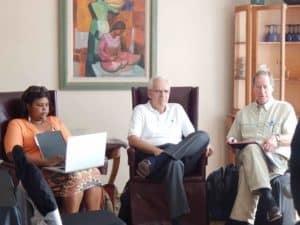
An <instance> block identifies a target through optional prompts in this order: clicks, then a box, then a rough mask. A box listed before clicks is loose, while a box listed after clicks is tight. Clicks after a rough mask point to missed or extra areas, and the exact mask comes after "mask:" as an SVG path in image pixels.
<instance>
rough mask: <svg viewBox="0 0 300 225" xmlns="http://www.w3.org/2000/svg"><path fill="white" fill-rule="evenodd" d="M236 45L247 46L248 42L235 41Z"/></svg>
mask: <svg viewBox="0 0 300 225" xmlns="http://www.w3.org/2000/svg"><path fill="white" fill-rule="evenodd" d="M234 44H235V45H245V44H247V42H246V41H235V42H234Z"/></svg>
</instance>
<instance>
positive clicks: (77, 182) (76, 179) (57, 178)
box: [43, 168, 101, 197]
mask: <svg viewBox="0 0 300 225" xmlns="http://www.w3.org/2000/svg"><path fill="white" fill-rule="evenodd" d="M43 174H44V176H45V178H46V180H47V182H48V184H49V186H50V188H51V189H52V191H53V193H54V195H55V196H56V197H66V196H69V195H72V194H74V193H77V192H82V191H84V190H87V189H89V188H91V187H93V186H101V181H100V178H101V174H100V171H99V170H98V169H97V168H92V169H87V170H82V171H78V172H73V173H68V174H63V173H57V172H52V171H46V170H43Z"/></svg>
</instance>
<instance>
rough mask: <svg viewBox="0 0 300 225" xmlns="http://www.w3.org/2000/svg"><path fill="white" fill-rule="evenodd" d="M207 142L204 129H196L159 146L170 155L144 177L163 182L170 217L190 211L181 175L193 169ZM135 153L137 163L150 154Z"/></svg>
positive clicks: (187, 173)
mask: <svg viewBox="0 0 300 225" xmlns="http://www.w3.org/2000/svg"><path fill="white" fill-rule="evenodd" d="M208 143H209V136H208V134H207V133H206V132H204V131H196V132H194V133H192V134H190V135H188V136H187V137H186V138H184V139H183V140H182V141H181V142H180V143H178V144H176V145H175V144H165V145H163V146H159V147H160V148H162V149H164V152H165V153H166V154H168V155H169V156H170V160H168V161H167V162H166V163H165V164H164V165H163V166H162V168H160V169H158V170H156V171H154V172H153V173H152V174H151V175H150V176H149V177H147V178H146V179H150V180H152V181H154V182H162V183H164V185H165V190H166V196H167V201H168V205H169V211H170V217H171V218H172V219H175V218H178V217H180V216H182V215H185V214H187V213H189V212H190V207H189V204H188V201H187V196H186V192H185V189H184V186H183V177H184V176H187V175H189V174H191V173H192V172H193V171H195V169H196V167H197V165H198V161H199V159H200V157H201V154H202V153H203V152H204V151H205V149H206V147H207V145H208ZM136 154H137V155H136V156H137V163H138V162H139V161H141V160H143V159H144V158H146V157H149V156H152V155H149V154H145V153H143V152H141V151H137V153H136Z"/></svg>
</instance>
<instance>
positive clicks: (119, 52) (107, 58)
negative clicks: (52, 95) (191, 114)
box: [59, 0, 157, 90]
mask: <svg viewBox="0 0 300 225" xmlns="http://www.w3.org/2000/svg"><path fill="white" fill-rule="evenodd" d="M59 4H60V42H59V44H60V75H59V76H60V88H61V89H69V90H96V89H129V88H130V87H132V86H142V85H145V84H146V83H147V82H148V81H149V79H150V78H151V76H152V75H153V74H156V19H157V0H60V1H59Z"/></svg>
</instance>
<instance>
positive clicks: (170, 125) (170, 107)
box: [128, 102, 195, 146]
mask: <svg viewBox="0 0 300 225" xmlns="http://www.w3.org/2000/svg"><path fill="white" fill-rule="evenodd" d="M194 131H195V129H194V127H193V125H192V123H191V121H190V119H189V118H188V116H187V114H186V112H185V111H184V109H183V107H182V106H181V105H180V104H177V103H168V104H167V107H166V111H165V112H163V113H159V112H158V111H156V110H155V109H154V108H153V107H152V106H151V104H150V102H148V103H146V104H141V105H137V106H136V107H135V108H134V110H133V114H132V117H131V120H130V124H129V130H128V136H131V135H135V136H137V137H139V138H141V139H142V140H143V141H146V142H148V143H150V144H153V145H155V146H159V145H163V144H166V143H171V144H177V143H178V142H180V141H181V140H182V136H184V137H186V136H187V135H189V134H190V133H193V132H194Z"/></svg>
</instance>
